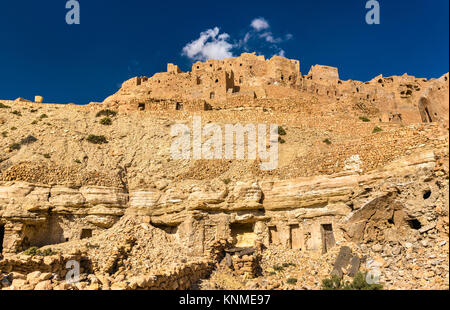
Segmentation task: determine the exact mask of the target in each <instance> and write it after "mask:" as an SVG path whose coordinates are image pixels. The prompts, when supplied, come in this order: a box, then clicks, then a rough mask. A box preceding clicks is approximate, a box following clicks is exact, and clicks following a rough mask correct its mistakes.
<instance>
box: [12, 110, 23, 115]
mask: <svg viewBox="0 0 450 310" xmlns="http://www.w3.org/2000/svg"><path fill="white" fill-rule="evenodd" d="M11 114H14V115H17V116H22V113H20V111H17V110H14V111H12V112H11Z"/></svg>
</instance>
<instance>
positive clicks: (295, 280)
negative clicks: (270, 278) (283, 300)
mask: <svg viewBox="0 0 450 310" xmlns="http://www.w3.org/2000/svg"><path fill="white" fill-rule="evenodd" d="M287 284H291V285H295V284H297V279H296V278H289V279H287Z"/></svg>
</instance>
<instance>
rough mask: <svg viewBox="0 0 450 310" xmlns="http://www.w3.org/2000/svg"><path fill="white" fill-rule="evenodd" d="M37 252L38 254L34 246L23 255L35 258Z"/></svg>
mask: <svg viewBox="0 0 450 310" xmlns="http://www.w3.org/2000/svg"><path fill="white" fill-rule="evenodd" d="M38 252H39V249H38V248H37V247H35V246H34V247H31V248H29V249H28V250H26V251H25V252H23V253H24V254H25V255H28V256H35V255H37V254H38Z"/></svg>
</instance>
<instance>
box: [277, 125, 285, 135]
mask: <svg viewBox="0 0 450 310" xmlns="http://www.w3.org/2000/svg"><path fill="white" fill-rule="evenodd" d="M278 135H280V136H285V135H287V133H286V130H284V128H283V127H281V126H278Z"/></svg>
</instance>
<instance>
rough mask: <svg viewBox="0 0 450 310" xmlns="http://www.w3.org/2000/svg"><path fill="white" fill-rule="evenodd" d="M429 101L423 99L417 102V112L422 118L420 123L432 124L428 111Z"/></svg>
mask: <svg viewBox="0 0 450 310" xmlns="http://www.w3.org/2000/svg"><path fill="white" fill-rule="evenodd" d="M429 105H430V103H429V101H428V100H427V99H425V98H422V99H420V100H419V112H420V116H421V117H422V122H424V123H432V122H433V119H432V117H431V113H430V110H429Z"/></svg>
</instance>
